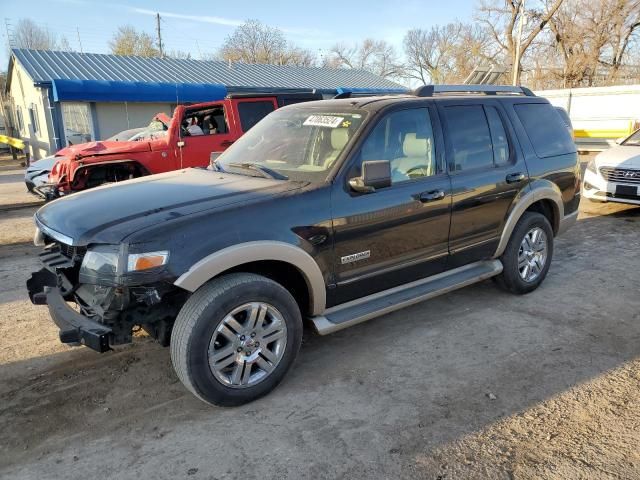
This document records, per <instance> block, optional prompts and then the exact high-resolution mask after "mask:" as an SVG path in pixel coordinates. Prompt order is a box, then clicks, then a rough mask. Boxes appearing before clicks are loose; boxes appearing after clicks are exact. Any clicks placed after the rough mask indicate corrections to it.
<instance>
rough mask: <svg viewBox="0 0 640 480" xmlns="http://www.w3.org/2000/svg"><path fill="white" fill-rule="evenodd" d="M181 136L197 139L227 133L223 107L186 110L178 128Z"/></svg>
mask: <svg viewBox="0 0 640 480" xmlns="http://www.w3.org/2000/svg"><path fill="white" fill-rule="evenodd" d="M180 131H181V133H182V136H185V137H199V136H203V135H217V134H222V133H228V132H229V128H228V126H227V120H226V118H225V114H224V106H223V105H215V106H212V107H206V108H201V109H198V110H187V111H186V112H185V114H184V118H183V119H182V125H181V126H180Z"/></svg>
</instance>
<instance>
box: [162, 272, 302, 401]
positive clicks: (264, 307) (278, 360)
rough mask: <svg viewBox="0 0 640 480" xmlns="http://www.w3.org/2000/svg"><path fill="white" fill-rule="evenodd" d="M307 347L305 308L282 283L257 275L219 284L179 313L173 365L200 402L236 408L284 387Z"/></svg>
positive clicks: (200, 292)
mask: <svg viewBox="0 0 640 480" xmlns="http://www.w3.org/2000/svg"><path fill="white" fill-rule="evenodd" d="M301 342H302V318H301V315H300V309H299V308H298V305H297V303H296V301H295V299H294V298H293V297H292V296H291V294H290V293H289V292H288V291H287V290H286V289H285V288H284V287H282V286H281V285H280V284H278V283H276V282H274V281H272V280H270V279H268V278H265V277H262V276H259V275H254V274H246V273H235V274H230V275H226V276H223V277H220V278H218V279H214V280H212V281H211V282H209V283H207V284H206V285H204V286H203V287H201V288H200V289H199V290H198V291H196V292H195V293H194V294H193V295H192V296H191V298H189V300H188V301H187V302H186V303H185V305H184V307H183V308H182V310H181V311H180V313H179V315H178V318H177V319H176V323H175V325H174V327H173V332H172V334H171V360H172V363H173V366H174V368H175V370H176V373H177V374H178V377H179V378H180V380H181V381H182V383H184V385H185V386H186V387H187V388H188V389H189V390H191V391H192V392H193V393H194V394H195V395H196V396H197V397H198V398H200V399H201V400H203V401H205V402H207V403H210V404H215V405H221V406H232V405H241V404H243V403H247V402H250V401H252V400H255V399H257V398H259V397H261V396H263V395H265V394H267V393H268V392H270V391H271V390H272V389H273V388H275V387H276V385H278V383H280V381H281V380H282V378H283V377H284V375H285V374H286V373H287V371H288V370H289V368H290V367H291V365H292V364H293V361H294V360H295V358H296V356H297V354H298V350H299V349H300V344H301Z"/></svg>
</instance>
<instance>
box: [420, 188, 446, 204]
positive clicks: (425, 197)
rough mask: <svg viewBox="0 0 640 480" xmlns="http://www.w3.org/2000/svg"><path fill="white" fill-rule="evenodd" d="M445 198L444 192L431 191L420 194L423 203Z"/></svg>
mask: <svg viewBox="0 0 640 480" xmlns="http://www.w3.org/2000/svg"><path fill="white" fill-rule="evenodd" d="M443 198H444V192H443V191H442V190H431V191H430V192H422V193H421V194H420V201H421V202H422V203H426V202H433V201H435V200H442V199H443Z"/></svg>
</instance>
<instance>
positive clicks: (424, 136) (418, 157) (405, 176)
mask: <svg viewBox="0 0 640 480" xmlns="http://www.w3.org/2000/svg"><path fill="white" fill-rule="evenodd" d="M359 156H360V159H359V162H360V164H361V162H363V161H367V160H389V162H390V163H391V181H392V183H394V184H395V183H401V182H406V181H408V180H412V179H414V178H420V177H428V176H430V175H434V174H435V173H437V172H436V162H435V158H436V156H435V148H434V137H433V129H432V127H431V119H430V117H429V109H428V108H414V109H410V110H400V111H398V112H393V113H390V114H388V115H387V116H386V117H384V118H383V119H382V120H380V121H379V122H378V124H377V125H376V126H375V128H374V129H373V130H372V131H371V133H370V134H369V136H368V137H367V139H366V140H365V142H364V144H363V145H362V148H361V150H360V154H359Z"/></svg>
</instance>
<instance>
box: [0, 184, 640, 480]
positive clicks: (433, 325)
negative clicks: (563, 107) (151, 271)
mask: <svg viewBox="0 0 640 480" xmlns="http://www.w3.org/2000/svg"><path fill="white" fill-rule="evenodd" d="M0 173H1V172H0ZM16 188H17V187H16ZM2 189H3V185H0V195H1V194H2V193H4V191H3V190H2ZM33 212H34V208H33V207H30V208H22V209H14V210H11V211H0V243H2V245H0V431H1V432H2V435H0V478H11V479H14V478H19V479H23V478H24V479H40V478H69V479H76V478H77V479H86V478H131V479H140V478H193V479H223V478H229V479H231V478H243V479H247V480H248V479H254V478H261V479H264V478H268V479H271V478H291V479H300V478H314V479H316V478H317V479H321V478H349V479H351V478H381V479H382V478H425V479H460V478H495V479H501V478H504V479H513V478H516V479H529V478H543V479H551V478H553V479H557V478H561V479H573V478H576V479H577V478H598V479H602V478H624V479H634V478H640V448H638V445H640V295H639V294H638V285H639V284H640V261H638V252H640V237H639V235H638V233H639V231H640V208H635V207H628V206H621V205H614V204H607V205H602V204H595V203H591V202H588V201H583V203H582V205H581V214H580V217H579V221H578V223H577V225H576V226H575V227H574V228H573V229H572V230H570V231H569V232H568V233H567V234H566V235H565V236H562V237H560V238H558V239H557V241H556V250H555V254H554V258H553V264H552V267H551V270H550V272H549V276H548V277H547V279H546V281H545V283H544V284H543V285H542V286H541V287H540V288H539V289H538V290H537V291H536V292H534V293H531V294H529V295H526V296H522V297H516V296H512V295H509V294H506V293H503V292H501V291H500V290H498V289H497V288H495V286H494V285H493V283H492V282H491V281H487V282H483V283H480V284H478V285H475V286H472V287H469V288H466V289H463V290H460V291H457V292H454V293H451V294H448V295H446V296H443V297H440V298H437V299H434V300H431V301H428V302H426V303H423V304H420V305H416V306H413V307H411V308H407V309H405V310H402V311H399V312H396V313H394V314H391V315H387V316H385V317H382V318H379V319H376V320H372V321H370V322H367V323H365V324H362V325H359V326H356V327H353V328H351V329H347V330H344V331H341V332H338V333H336V334H333V335H330V336H327V337H319V336H317V335H314V334H312V333H311V332H309V333H307V334H306V336H305V340H304V345H303V347H302V350H301V353H300V357H299V359H298V361H297V363H296V365H295V367H294V369H293V370H292V371H291V373H290V374H289V376H288V377H287V378H286V379H285V381H284V382H283V384H282V385H281V386H280V387H279V388H278V389H277V390H275V391H274V392H273V393H272V394H270V395H269V396H267V397H265V398H263V399H261V400H259V401H257V402H254V403H251V404H249V405H246V406H243V407H239V408H229V409H223V408H213V407H210V406H207V405H205V404H203V403H201V402H200V401H199V400H197V399H196V398H194V397H193V396H192V395H191V394H190V393H188V392H187V391H186V389H185V388H183V387H182V385H181V383H180V382H179V381H178V379H177V377H176V375H175V374H174V373H173V371H172V369H171V364H170V359H169V350H168V349H164V348H162V347H160V346H158V345H157V344H155V343H153V342H152V341H150V340H149V339H147V338H144V337H140V338H137V339H136V342H135V343H134V344H133V345H131V346H127V347H123V348H119V349H118V350H117V351H114V352H110V353H107V354H102V355H100V354H97V353H95V352H93V351H91V350H88V349H86V348H69V347H66V346H64V345H61V344H60V343H59V342H58V338H57V330H56V328H55V326H54V325H53V323H52V322H51V321H50V319H49V316H48V313H47V311H46V308H45V307H36V306H33V305H31V304H30V303H29V301H28V299H27V296H26V291H25V288H24V282H25V280H26V279H27V277H28V276H29V274H30V272H31V271H32V270H33V269H35V268H36V267H37V261H36V259H35V254H36V253H37V249H36V248H35V247H33V246H31V245H30V244H29V243H28V242H29V241H30V239H31V236H32V233H33V232H32V228H33V227H32V224H31V216H32V215H33Z"/></svg>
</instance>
